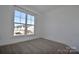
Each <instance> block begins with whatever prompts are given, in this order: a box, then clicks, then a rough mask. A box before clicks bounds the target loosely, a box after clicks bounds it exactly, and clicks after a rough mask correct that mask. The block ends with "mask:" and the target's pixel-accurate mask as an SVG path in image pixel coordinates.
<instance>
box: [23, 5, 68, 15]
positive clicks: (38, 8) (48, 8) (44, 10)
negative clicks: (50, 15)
mask: <svg viewBox="0 0 79 59" xmlns="http://www.w3.org/2000/svg"><path fill="white" fill-rule="evenodd" d="M66 6H68V5H22V7H24V8H29V9H30V10H32V11H34V12H37V13H40V14H41V13H47V12H49V11H51V10H55V9H57V8H60V7H66Z"/></svg>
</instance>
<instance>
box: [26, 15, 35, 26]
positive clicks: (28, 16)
mask: <svg viewBox="0 0 79 59" xmlns="http://www.w3.org/2000/svg"><path fill="white" fill-rule="evenodd" d="M27 24H32V25H34V16H32V15H29V14H28V15H27Z"/></svg>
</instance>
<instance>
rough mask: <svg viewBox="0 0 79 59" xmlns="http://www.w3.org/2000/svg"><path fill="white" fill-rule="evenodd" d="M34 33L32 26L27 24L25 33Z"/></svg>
mask: <svg viewBox="0 0 79 59" xmlns="http://www.w3.org/2000/svg"><path fill="white" fill-rule="evenodd" d="M31 34H34V26H28V27H27V35H31Z"/></svg>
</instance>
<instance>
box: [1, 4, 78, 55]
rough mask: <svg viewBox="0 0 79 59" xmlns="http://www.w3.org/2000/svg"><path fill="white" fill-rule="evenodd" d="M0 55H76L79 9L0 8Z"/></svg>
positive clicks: (47, 6)
mask: <svg viewBox="0 0 79 59" xmlns="http://www.w3.org/2000/svg"><path fill="white" fill-rule="evenodd" d="M0 54H79V6H78V5H0Z"/></svg>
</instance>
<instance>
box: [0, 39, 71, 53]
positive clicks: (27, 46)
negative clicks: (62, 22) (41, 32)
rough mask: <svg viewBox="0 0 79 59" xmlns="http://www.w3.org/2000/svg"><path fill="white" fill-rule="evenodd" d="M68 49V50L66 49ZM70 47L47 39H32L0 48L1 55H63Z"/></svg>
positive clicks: (68, 51)
mask: <svg viewBox="0 0 79 59" xmlns="http://www.w3.org/2000/svg"><path fill="white" fill-rule="evenodd" d="M67 48H68V49H67ZM69 49H70V47H69V46H67V45H65V44H61V43H58V42H54V41H50V40H47V39H42V38H39V39H34V40H30V41H25V42H19V43H15V44H11V45H5V46H0V53H2V54H60V53H61V54H62V53H63V54H65V53H70V50H69Z"/></svg>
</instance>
